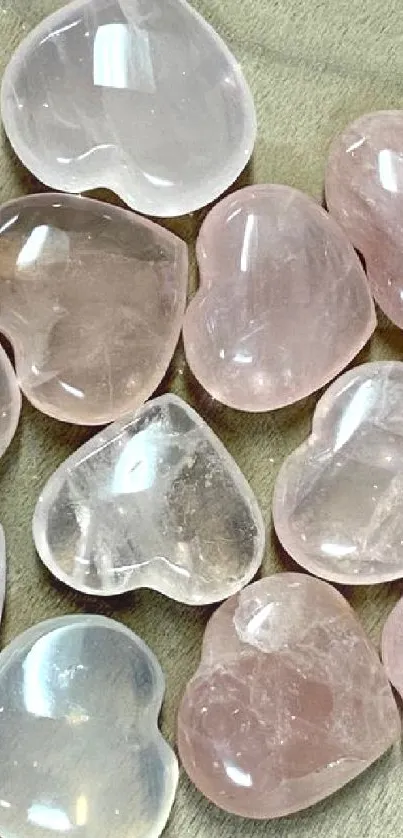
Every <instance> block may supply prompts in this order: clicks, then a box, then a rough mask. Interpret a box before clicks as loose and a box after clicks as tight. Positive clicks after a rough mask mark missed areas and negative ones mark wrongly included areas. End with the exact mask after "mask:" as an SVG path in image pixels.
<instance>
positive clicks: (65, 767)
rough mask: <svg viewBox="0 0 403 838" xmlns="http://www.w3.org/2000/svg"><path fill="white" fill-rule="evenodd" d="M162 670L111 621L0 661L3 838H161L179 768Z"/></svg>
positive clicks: (72, 627) (18, 649) (69, 624)
mask: <svg viewBox="0 0 403 838" xmlns="http://www.w3.org/2000/svg"><path fill="white" fill-rule="evenodd" d="M163 692H164V678H163V674H162V671H161V668H160V666H159V664H158V661H157V660H156V658H155V657H154V655H153V653H152V652H151V651H150V649H148V647H147V646H146V645H145V644H144V643H143V641H142V640H140V638H139V637H137V636H136V635H135V634H133V632H131V631H129V629H127V628H125V627H124V626H122V625H120V624H119V623H115V622H114V621H113V620H108V619H106V618H105V617H98V616H95V615H94V616H93V615H82V616H75V617H62V618H59V619H54V620H48V621H46V622H45V623H40V624H39V625H37V626H34V627H33V628H31V629H29V630H28V631H26V632H25V633H24V634H22V635H20V637H17V639H16V640H14V641H13V642H12V643H11V644H10V646H8V647H7V648H6V649H5V650H4V651H3V652H2V653H1V655H0V705H1V718H0V747H1V753H2V758H1V764H0V788H1V805H0V831H1V834H2V836H3V838H16V836H18V838H19V837H20V836H21V838H38V836H41V837H42V836H51V835H60V834H61V833H65V834H67V833H69V834H73V833H74V834H76V835H79V834H81V835H85V836H87V838H110V836H111V835H122V836H123V835H133V836H134V835H135V836H136V838H157V836H159V835H160V834H161V832H162V830H163V828H164V826H165V823H166V821H167V818H168V816H169V813H170V810H171V807H172V803H173V800H174V796H175V791H176V786H177V779H178V767H177V762H176V758H175V755H174V753H173V751H172V750H171V749H170V747H169V746H168V745H167V743H166V742H165V741H164V739H163V738H162V736H161V734H160V732H159V730H158V728H157V719H158V714H159V711H160V707H161V702H162V697H163Z"/></svg>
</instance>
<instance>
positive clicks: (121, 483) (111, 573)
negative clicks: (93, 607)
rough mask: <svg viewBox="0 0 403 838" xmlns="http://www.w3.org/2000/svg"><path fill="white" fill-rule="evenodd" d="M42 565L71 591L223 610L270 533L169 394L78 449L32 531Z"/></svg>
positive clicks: (239, 483)
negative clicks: (221, 604)
mask: <svg viewBox="0 0 403 838" xmlns="http://www.w3.org/2000/svg"><path fill="white" fill-rule="evenodd" d="M33 534H34V540H35V544H36V547H37V550H38V553H39V555H40V557H41V559H42V561H43V562H44V564H45V565H46V566H47V567H48V568H49V570H50V571H51V572H52V573H53V574H54V575H55V576H56V577H57V578H58V579H60V580H62V581H63V582H65V583H66V584H68V585H70V586H71V587H73V588H76V589H77V590H80V591H84V592H86V593H91V594H101V595H112V594H117V593H122V592H123V591H128V590H135V589H137V588H145V587H147V588H153V589H154V590H156V591H160V592H161V593H163V594H166V595H167V596H169V597H172V599H176V600H178V601H180V602H184V603H187V604H190V605H200V604H205V603H210V602H218V601H219V600H222V599H225V598H226V597H228V596H231V595H232V594H234V593H236V592H237V591H239V590H240V588H242V587H243V586H244V585H246V584H247V582H249V581H250V580H251V579H252V577H253V576H254V575H255V573H256V571H257V569H258V567H259V565H260V563H261V561H262V557H263V550H264V543H265V529H264V524H263V520H262V516H261V513H260V510H259V507H258V504H257V501H256V499H255V497H254V495H253V493H252V491H251V489H250V487H249V485H248V483H247V482H246V480H245V478H244V477H243V475H242V474H241V472H240V470H239V468H238V466H237V465H236V463H235V462H234V460H233V459H232V457H231V456H230V454H229V453H228V452H227V451H226V449H225V448H224V446H223V445H222V443H221V442H220V441H219V440H218V439H217V437H216V436H215V434H214V433H213V432H212V431H211V430H210V428H209V427H208V425H207V424H206V423H205V422H204V421H203V419H202V418H201V417H200V416H199V415H198V414H197V413H196V412H195V411H194V410H192V408H190V407H189V406H188V405H187V404H186V403H185V402H184V401H182V399H179V398H178V397H177V396H173V395H172V394H168V395H165V396H161V397H160V398H157V399H154V400H153V401H150V402H148V403H147V404H146V405H144V407H142V408H141V409H140V410H139V411H138V412H137V413H135V414H134V416H133V418H131V419H129V418H127V419H126V420H123V421H120V422H116V423H115V424H113V425H110V426H109V427H107V428H106V429H105V430H104V431H102V432H101V433H99V434H97V435H96V436H94V437H93V439H91V440H90V441H89V442H87V443H85V445H83V446H82V447H81V448H79V449H78V451H76V452H75V453H74V454H73V455H72V456H71V457H69V458H68V459H67V460H66V461H65V462H64V463H63V464H62V465H61V466H60V467H59V468H58V469H57V471H56V472H55V473H54V474H53V475H52V477H51V478H50V480H49V481H48V483H47V484H46V486H45V487H44V489H43V491H42V494H41V496H40V498H39V501H38V504H37V507H36V510H35V514H34V520H33Z"/></svg>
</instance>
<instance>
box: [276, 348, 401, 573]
mask: <svg viewBox="0 0 403 838" xmlns="http://www.w3.org/2000/svg"><path fill="white" fill-rule="evenodd" d="M402 427H403V363H402V362H401V361H390V362H389V361H378V362H376V363H370V364H362V365H361V366H359V367H355V369H352V370H349V371H348V372H346V373H344V375H342V376H340V378H338V379H337V381H335V382H334V383H333V384H332V385H331V387H329V389H328V390H327V391H326V393H325V395H324V396H322V398H321V399H320V401H319V402H318V404H317V407H316V410H315V414H314V418H313V422H312V433H311V435H310V437H308V439H307V440H306V441H305V442H303V443H302V445H300V446H299V448H297V449H296V450H295V451H293V452H292V453H291V454H290V455H289V457H287V459H286V460H285V461H284V463H283V465H282V466H281V469H280V471H279V474H278V477H277V480H276V483H275V487H274V497H273V520H274V526H275V529H276V532H277V535H278V537H279V539H280V541H281V543H282V544H283V546H284V548H285V549H286V550H287V552H288V553H289V554H290V555H291V556H292V557H293V559H295V561H297V562H298V564H300V565H302V567H304V568H306V569H307V570H309V571H310V573H315V574H316V575H317V576H322V577H323V578H324V579H329V580H330V581H333V582H340V583H344V584H347V585H366V584H374V583H378V582H386V581H390V580H392V579H400V578H403V549H402V545H403V514H402V512H403V504H402V487H403V435H402Z"/></svg>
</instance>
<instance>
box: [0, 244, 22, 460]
mask: <svg viewBox="0 0 403 838" xmlns="http://www.w3.org/2000/svg"><path fill="white" fill-rule="evenodd" d="M0 280H1V240H0ZM0 301H1V284H0ZM0 321H1V302H0ZM20 413H21V393H20V389H19V387H18V382H17V379H16V377H15V372H14V369H13V367H12V365H11V364H10V361H9V360H8V357H7V355H6V353H5V352H4V349H2V347H1V346H0V457H1V455H2V454H4V452H5V451H6V449H7V448H8V446H9V445H10V442H11V440H12V438H13V436H14V434H15V432H16V430H17V425H18V421H19V418H20Z"/></svg>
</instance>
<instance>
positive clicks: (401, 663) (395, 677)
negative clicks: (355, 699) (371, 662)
mask: <svg viewBox="0 0 403 838" xmlns="http://www.w3.org/2000/svg"><path fill="white" fill-rule="evenodd" d="M382 661H383V665H384V667H385V670H386V674H387V676H388V678H389V681H390V682H391V684H393V686H394V688H395V689H396V690H397V691H398V693H399V694H400V696H401V698H403V598H402V599H400V600H399V602H398V603H397V604H396V605H395V607H394V608H393V609H392V611H391V613H390V614H389V617H388V618H387V620H386V623H385V625H384V627H383V632H382Z"/></svg>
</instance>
